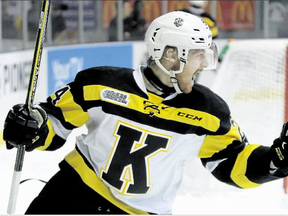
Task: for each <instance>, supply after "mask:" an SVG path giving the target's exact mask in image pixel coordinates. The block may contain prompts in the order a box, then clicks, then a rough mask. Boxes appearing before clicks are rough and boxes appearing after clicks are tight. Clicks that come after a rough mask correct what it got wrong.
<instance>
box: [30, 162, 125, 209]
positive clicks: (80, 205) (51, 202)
mask: <svg viewBox="0 0 288 216" xmlns="http://www.w3.org/2000/svg"><path fill="white" fill-rule="evenodd" d="M60 168H61V170H60V171H59V172H58V173H56V174H55V175H54V176H53V177H52V178H51V179H50V180H49V182H48V183H47V184H46V185H45V187H44V188H43V189H42V191H41V192H40V193H39V195H38V196H37V197H36V198H35V199H34V200H33V202H32V203H31V204H30V206H29V207H28V209H27V211H26V213H25V214H127V213H126V212H124V211H122V210H121V209H119V208H118V207H116V206H115V205H113V204H112V203H110V202H109V201H107V200H106V199H105V198H103V197H102V196H100V195H99V194H98V193H96V192H95V191H93V190H92V189H90V188H89V187H88V186H87V185H85V184H84V183H83V181H82V180H81V178H80V177H79V175H78V174H77V173H76V172H75V171H74V170H73V168H72V167H70V165H68V164H67V163H66V161H62V162H61V163H60Z"/></svg>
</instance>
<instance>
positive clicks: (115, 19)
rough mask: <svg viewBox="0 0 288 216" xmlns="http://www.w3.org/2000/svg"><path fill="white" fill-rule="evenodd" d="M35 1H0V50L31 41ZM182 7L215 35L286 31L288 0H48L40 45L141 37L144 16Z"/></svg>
mask: <svg viewBox="0 0 288 216" xmlns="http://www.w3.org/2000/svg"><path fill="white" fill-rule="evenodd" d="M40 8H41V1H12V0H6V1H0V13H1V16H0V52H9V51H15V50H23V49H31V48H33V47H34V43H35V37H36V32H37V26H38V24H39V14H40ZM174 10H182V11H186V12H189V13H193V14H196V15H197V16H201V17H203V19H204V21H205V22H207V24H208V25H209V26H210V28H211V30H212V32H213V37H214V38H220V39H226V38H227V39H228V38H235V39H236V38H239V39H246V38H247V39H251V38H283V37H288V0H269V1H143V0H142V1H141V0H136V1H132V0H131V1H130V0H129V1H128V0H124V1H107V0H105V1H64V0H62V1H60V0H53V1H52V8H51V14H50V20H49V22H48V31H47V36H46V38H47V40H46V46H57V45H67V44H79V43H80V44H82V43H95V42H107V41H132V40H133V41H135V40H143V39H144V34H145V30H146V29H147V27H148V26H149V24H150V22H151V21H152V20H153V19H154V18H156V17H158V16H160V15H161V14H164V13H167V12H170V11H174Z"/></svg>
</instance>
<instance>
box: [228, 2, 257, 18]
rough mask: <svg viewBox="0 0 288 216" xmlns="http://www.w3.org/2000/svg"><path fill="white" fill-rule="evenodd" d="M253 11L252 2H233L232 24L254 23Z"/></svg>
mask: <svg viewBox="0 0 288 216" xmlns="http://www.w3.org/2000/svg"><path fill="white" fill-rule="evenodd" d="M253 9H254V4H253V2H251V1H233V6H232V14H231V15H232V17H231V20H232V22H253V13H254V11H253Z"/></svg>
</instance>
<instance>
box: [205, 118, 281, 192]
mask: <svg viewBox="0 0 288 216" xmlns="http://www.w3.org/2000/svg"><path fill="white" fill-rule="evenodd" d="M222 127H226V128H227V130H223V131H226V132H225V133H224V134H215V135H207V136H206V137H205V139H204V142H203V145H202V147H201V149H200V151H199V157H200V158H201V161H202V164H203V165H204V166H205V168H206V169H208V170H209V171H210V172H211V173H212V174H213V175H214V176H215V177H216V178H217V179H218V180H220V181H222V182H225V183H227V184H230V185H232V186H236V187H239V188H243V189H245V188H253V187H257V186H260V185H261V184H263V183H265V182H268V181H272V180H276V179H279V178H281V177H283V176H284V175H283V173H281V172H279V171H277V172H276V173H274V174H271V172H270V170H269V169H270V162H271V155H270V147H266V146H261V145H260V144H250V143H249V142H248V140H247V138H246V136H245V134H244V133H243V131H242V130H241V128H240V127H239V125H238V124H237V123H236V122H235V121H234V120H233V119H232V118H230V119H229V121H228V120H227V121H226V122H225V123H224V124H223V125H222ZM227 131H228V132H227Z"/></svg>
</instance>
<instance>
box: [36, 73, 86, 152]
mask: <svg viewBox="0 0 288 216" xmlns="http://www.w3.org/2000/svg"><path fill="white" fill-rule="evenodd" d="M84 85H85V81H83V77H82V75H81V72H80V73H78V75H77V76H76V78H75V80H74V81H73V82H71V83H69V84H67V85H65V86H63V87H62V88H60V89H58V90H57V91H56V92H54V93H53V94H51V95H50V96H49V97H48V98H47V100H46V102H45V103H40V106H41V107H42V108H43V109H44V110H45V111H46V112H47V114H48V121H47V125H48V129H49V133H48V136H47V138H46V140H45V144H44V146H41V147H39V148H37V149H38V150H56V149H58V148H60V147H62V146H63V145H64V143H65V141H66V139H67V137H68V135H69V134H70V133H71V131H72V130H73V129H74V128H78V127H81V126H82V125H84V124H85V123H86V122H87V121H88V119H89V115H88V112H87V109H85V108H84V97H83V86H84Z"/></svg>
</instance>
